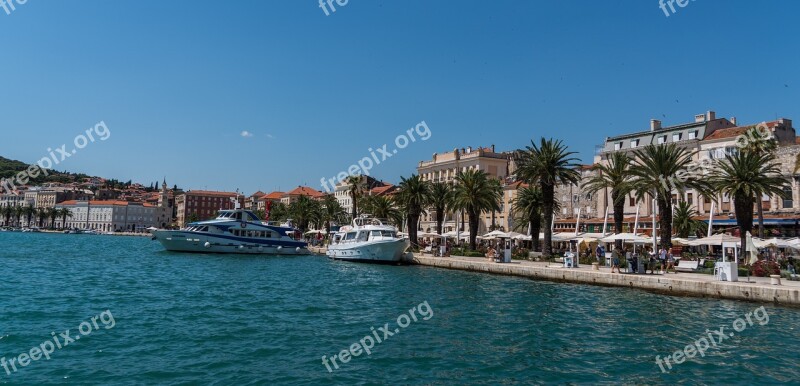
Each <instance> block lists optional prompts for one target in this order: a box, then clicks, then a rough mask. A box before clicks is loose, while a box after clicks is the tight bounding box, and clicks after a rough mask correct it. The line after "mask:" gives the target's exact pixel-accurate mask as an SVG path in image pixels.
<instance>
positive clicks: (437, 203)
mask: <svg viewBox="0 0 800 386" xmlns="http://www.w3.org/2000/svg"><path fill="white" fill-rule="evenodd" d="M452 192H453V187H452V185H450V184H448V183H445V182H436V183H433V184H431V198H430V203H431V209H433V211H434V212H436V233H438V234H440V235H441V234H442V223H443V222H444V216H445V215H446V214H447V210H449V209H452V205H451V201H452Z"/></svg>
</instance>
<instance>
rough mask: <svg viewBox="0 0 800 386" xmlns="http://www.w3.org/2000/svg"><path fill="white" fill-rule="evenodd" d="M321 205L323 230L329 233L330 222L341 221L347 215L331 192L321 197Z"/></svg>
mask: <svg viewBox="0 0 800 386" xmlns="http://www.w3.org/2000/svg"><path fill="white" fill-rule="evenodd" d="M322 207H323V216H322V218H323V221H324V222H325V231H326V232H327V234H331V223H332V222H342V220H343V219H344V218H345V216H346V215H347V214H346V213H345V211H344V208H342V205H341V204H339V201H338V200H336V197H334V196H333V195H332V194H326V195H325V197H324V198H323V199H322Z"/></svg>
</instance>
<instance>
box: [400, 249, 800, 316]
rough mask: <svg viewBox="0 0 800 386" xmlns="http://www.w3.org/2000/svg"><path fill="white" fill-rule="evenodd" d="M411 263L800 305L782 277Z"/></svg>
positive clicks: (797, 286) (442, 260)
mask: <svg viewBox="0 0 800 386" xmlns="http://www.w3.org/2000/svg"><path fill="white" fill-rule="evenodd" d="M414 263H415V264H420V265H426V266H432V267H439V268H448V269H459V270H466V271H475V272H488V273H494V274H501V275H513V276H523V277H529V278H532V279H541V280H549V281H558V282H568V283H582V284H592V285H602V286H614V287H628V288H637V289H642V290H646V291H656V292H661V293H667V294H670V295H683V296H698V297H709V298H720V299H734V300H749V301H757V302H769V303H775V304H781V305H796V306H797V305H800V281H788V280H785V279H781V285H772V284H770V279H769V278H764V277H751V278H750V282H747V277H740V278H739V280H740V281H738V282H722V281H717V280H714V276H713V275H706V274H699V273H684V272H679V273H677V274H674V273H669V274H662V275H659V274H656V275H651V274H644V275H634V274H625V273H623V274H619V273H611V269H610V268H606V267H600V270H599V271H595V270H593V268H592V265H591V264H588V265H586V264H583V265H581V266H580V267H579V268H564V267H563V265H558V264H556V263H547V262H532V261H520V260H514V261H512V262H511V263H494V262H489V261H488V260H487V259H486V258H481V257H463V256H453V257H432V256H423V255H420V254H415V255H414Z"/></svg>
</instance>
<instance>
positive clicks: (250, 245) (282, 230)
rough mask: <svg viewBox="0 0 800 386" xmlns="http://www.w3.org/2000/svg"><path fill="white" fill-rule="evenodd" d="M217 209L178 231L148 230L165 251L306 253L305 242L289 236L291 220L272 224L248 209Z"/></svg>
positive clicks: (295, 230) (294, 232)
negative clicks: (214, 215) (207, 217)
mask: <svg viewBox="0 0 800 386" xmlns="http://www.w3.org/2000/svg"><path fill="white" fill-rule="evenodd" d="M236 207H237V208H236V209H230V210H221V211H219V215H218V216H217V218H216V219H213V220H208V221H197V222H193V223H189V224H188V225H187V226H186V228H184V229H180V230H166V229H151V230H150V232H151V233H152V234H153V238H154V239H156V240H158V241H159V242H160V243H161V245H163V246H164V248H166V249H167V250H168V251H178V252H200V253H240V254H259V255H303V254H308V244H306V242H305V241H302V240H296V239H294V237H293V236H295V235H298V234H299V231H298V230H297V229H295V228H294V227H292V225H291V223H290V222H289V223H286V224H283V225H272V224H269V223H266V222H263V221H261V220H260V219H259V218H258V216H256V215H255V214H254V213H253V212H251V211H249V210H243V209H239V208H238V205H236Z"/></svg>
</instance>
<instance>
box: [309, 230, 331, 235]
mask: <svg viewBox="0 0 800 386" xmlns="http://www.w3.org/2000/svg"><path fill="white" fill-rule="evenodd" d="M317 233H322V234H323V235H327V234H328V231H326V230H325V229H318V230H317V229H312V230H310V231H308V232H306V233H305V234H307V235H315V234H317Z"/></svg>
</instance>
